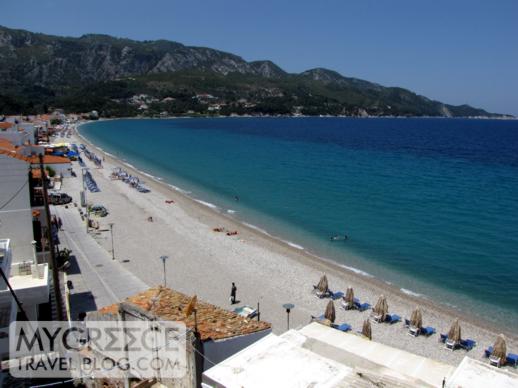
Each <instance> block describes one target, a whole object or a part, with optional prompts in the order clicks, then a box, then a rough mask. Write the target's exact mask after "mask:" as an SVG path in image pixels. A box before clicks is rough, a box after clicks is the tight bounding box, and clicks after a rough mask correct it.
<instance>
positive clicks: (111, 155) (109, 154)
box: [104, 151, 115, 158]
mask: <svg viewBox="0 0 518 388" xmlns="http://www.w3.org/2000/svg"><path fill="white" fill-rule="evenodd" d="M104 153H105V154H106V155H108V156H110V157H112V158H115V155H113V154H111V153H109V152H107V151H104Z"/></svg>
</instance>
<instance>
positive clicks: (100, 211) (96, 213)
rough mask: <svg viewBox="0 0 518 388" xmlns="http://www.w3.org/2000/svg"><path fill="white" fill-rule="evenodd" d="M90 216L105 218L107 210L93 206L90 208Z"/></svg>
mask: <svg viewBox="0 0 518 388" xmlns="http://www.w3.org/2000/svg"><path fill="white" fill-rule="evenodd" d="M90 214H93V215H94V216H99V217H106V216H107V215H108V210H106V208H105V207H104V206H103V205H93V206H91V207H90Z"/></svg>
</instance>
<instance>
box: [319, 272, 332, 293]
mask: <svg viewBox="0 0 518 388" xmlns="http://www.w3.org/2000/svg"><path fill="white" fill-rule="evenodd" d="M317 289H318V291H320V292H324V293H325V292H327V290H329V286H328V284H327V276H326V275H325V274H324V275H322V277H321V278H320V281H319V282H318V284H317Z"/></svg>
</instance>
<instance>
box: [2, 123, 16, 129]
mask: <svg viewBox="0 0 518 388" xmlns="http://www.w3.org/2000/svg"><path fill="white" fill-rule="evenodd" d="M12 126H14V124H13V123H9V122H7V121H2V122H0V129H9V128H11V127H12Z"/></svg>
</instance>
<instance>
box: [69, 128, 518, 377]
mask: <svg viewBox="0 0 518 388" xmlns="http://www.w3.org/2000/svg"><path fill="white" fill-rule="evenodd" d="M70 141H71V142H75V143H76V144H80V143H83V144H85V145H86V146H87V147H88V148H89V149H90V150H91V151H93V152H95V153H96V154H97V155H102V156H103V159H104V161H103V167H102V168H96V166H94V164H93V163H91V162H90V161H89V160H86V158H84V160H85V163H86V164H87V166H88V167H90V172H91V174H92V176H93V178H94V179H95V180H96V182H97V184H98V186H99V188H100V189H101V191H100V192H98V193H88V194H87V195H88V202H89V203H90V204H102V205H104V206H105V207H106V208H107V209H108V210H109V214H108V216H106V217H102V218H101V217H99V218H94V219H95V221H97V222H98V223H99V229H98V231H97V232H93V233H92V235H93V236H94V238H95V239H96V241H97V242H98V243H99V244H100V245H101V246H103V247H104V248H106V249H107V250H110V249H111V240H110V232H109V226H108V225H109V223H113V224H114V225H113V236H114V251H115V257H116V260H119V261H120V262H122V263H123V265H124V266H125V267H126V268H127V269H128V270H129V271H130V272H132V273H134V274H135V275H136V276H137V277H139V278H140V279H141V280H142V281H144V282H145V283H147V284H148V285H149V286H150V287H152V286H155V285H157V284H161V283H162V282H163V276H164V273H163V266H162V261H161V260H160V259H159V258H160V256H162V255H167V256H169V259H168V260H167V267H166V268H167V270H166V281H167V286H168V287H171V288H173V289H176V290H178V291H180V292H183V293H186V294H189V295H194V294H196V295H197V296H198V298H200V299H203V300H204V301H207V302H209V303H212V304H215V305H217V306H220V307H223V308H227V309H232V308H234V307H238V306H242V305H249V306H252V307H257V305H258V304H259V311H260V318H261V319H262V320H265V321H268V322H270V323H271V324H272V327H273V331H274V332H275V333H282V332H284V331H285V330H286V329H287V319H286V312H285V311H284V309H283V307H282V305H283V304H285V303H292V304H294V305H295V308H294V309H293V310H292V311H291V314H290V328H297V327H302V326H304V325H306V324H307V323H309V322H310V319H311V316H318V315H320V314H322V313H323V312H324V310H325V307H326V305H327V303H328V301H329V299H319V298H317V297H316V296H315V295H314V294H313V293H312V288H313V287H312V286H313V285H314V284H317V282H318V281H319V278H320V277H321V276H322V274H324V273H325V274H326V275H327V278H328V280H329V286H330V288H331V289H332V290H333V291H338V290H340V291H343V292H344V293H345V291H346V289H347V287H353V289H354V293H355V296H357V297H358V298H359V299H360V300H361V301H362V302H369V303H370V304H371V305H374V304H375V303H376V301H377V300H378V297H379V296H380V295H381V294H383V295H385V296H386V298H387V301H388V305H389V312H390V313H396V314H398V315H400V316H401V317H402V318H403V319H404V318H410V315H411V313H412V310H413V309H414V308H415V307H416V306H419V307H420V308H421V310H422V312H423V325H424V326H432V327H435V328H436V330H437V333H436V334H434V335H432V336H430V337H423V336H419V337H417V338H414V337H412V336H410V335H408V329H406V328H405V327H404V325H403V323H401V322H399V323H396V324H393V325H389V324H376V323H373V324H372V337H373V340H374V341H378V342H381V343H384V344H386V345H389V346H393V347H396V348H400V349H404V350H407V351H409V352H411V353H414V354H418V355H421V356H425V357H429V358H432V359H435V360H438V361H442V362H445V363H448V364H451V365H458V364H459V363H460V361H461V360H462V359H463V358H464V357H465V356H466V355H467V356H469V357H472V358H475V359H479V360H482V359H483V353H484V349H485V348H487V347H488V346H490V345H492V344H493V343H494V341H495V339H496V336H497V335H498V334H499V333H500V330H499V329H496V328H494V327H493V326H492V325H490V324H489V323H487V322H484V321H479V320H477V319H475V318H474V317H470V316H462V315H459V313H458V312H456V311H454V310H451V309H448V308H446V307H443V306H442V305H438V304H434V303H432V302H430V301H429V300H426V299H422V298H416V297H413V296H412V295H408V294H404V293H402V292H401V291H400V290H399V289H398V288H397V287H391V286H390V285H388V284H386V283H384V282H382V281H380V280H377V279H375V278H371V277H367V276H362V275H361V274H358V273H354V272H352V271H348V270H347V269H345V268H343V267H341V266H339V265H337V264H334V263H333V262H329V261H325V260H321V259H319V258H317V257H314V256H312V255H311V254H309V253H308V252H306V251H303V250H300V249H297V248H296V247H294V246H290V245H288V244H286V243H283V242H282V241H280V240H278V239H276V238H274V237H272V236H269V235H266V234H263V233H261V232H260V231H258V230H255V229H253V228H251V227H249V226H247V225H245V224H244V223H243V222H240V220H238V219H236V218H233V217H231V216H229V215H228V214H223V213H219V212H218V211H216V210H215V209H212V208H210V207H208V206H206V205H204V204H202V203H200V202H197V201H195V200H194V199H192V198H190V197H188V196H186V195H185V194H183V193H182V192H180V191H178V190H175V189H174V188H172V187H171V186H169V185H167V184H165V183H163V182H160V181H158V180H156V179H153V178H151V177H150V176H147V175H145V174H143V173H142V172H139V171H137V170H135V169H134V168H132V167H130V166H128V165H126V164H124V163H123V161H121V160H118V159H116V158H115V157H113V156H112V155H108V154H105V153H104V152H102V150H100V149H99V148H97V147H95V145H93V144H91V143H90V142H89V141H88V140H87V139H85V138H84V137H81V136H79V135H78V134H76V135H74V136H73V137H72V138H71V139H70ZM118 167H120V168H123V169H125V170H126V171H128V172H129V173H130V174H131V175H133V176H137V177H139V179H140V181H141V182H145V185H146V187H148V188H149V189H150V190H151V192H149V193H140V192H138V191H137V190H135V189H134V188H132V187H130V186H129V185H127V184H126V183H124V182H122V181H121V180H114V179H112V176H111V175H112V171H113V170H114V168H118ZM73 168H74V170H75V171H76V172H77V173H78V178H70V179H67V180H65V183H64V186H63V188H62V190H63V191H65V192H67V193H68V194H70V195H71V196H72V197H73V198H74V200H76V201H77V202H79V201H78V200H79V192H80V190H82V183H81V178H80V176H81V175H80V173H79V172H80V167H79V166H78V165H77V162H74V163H73ZM172 183H174V182H172ZM78 216H79V215H78ZM214 229H219V230H222V231H221V232H218V231H214ZM234 231H237V234H232V233H230V234H231V235H227V232H234ZM232 282H235V283H236V286H237V300H238V301H239V303H238V304H236V305H233V306H232V305H230V303H229V296H230V288H231V284H232ZM97 307H99V308H100V307H103V306H97ZM335 307H336V316H337V318H336V323H348V324H350V325H351V326H352V328H353V330H352V332H356V331H358V330H361V327H362V323H363V321H364V320H365V319H367V318H368V317H369V315H370V313H371V310H367V311H364V312H359V311H356V310H352V311H345V310H344V309H342V308H341V307H340V301H339V300H337V301H335ZM455 318H459V319H460V323H461V327H462V337H463V338H471V339H474V340H475V341H476V342H477V346H476V347H475V348H474V349H473V350H471V351H469V352H466V351H465V350H461V349H460V350H456V351H453V352H452V351H450V350H447V349H445V347H444V344H442V343H440V342H439V341H438V338H439V333H447V332H448V330H449V328H450V326H451V323H452V322H453V320H454V319H455ZM504 334H505V335H506V337H507V339H508V341H507V348H508V351H510V352H514V353H517V352H518V327H510V328H509V330H507V331H506V332H504ZM506 369H509V370H512V369H511V368H506Z"/></svg>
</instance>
